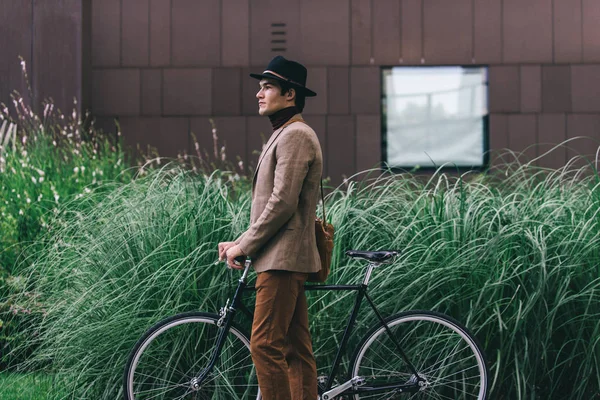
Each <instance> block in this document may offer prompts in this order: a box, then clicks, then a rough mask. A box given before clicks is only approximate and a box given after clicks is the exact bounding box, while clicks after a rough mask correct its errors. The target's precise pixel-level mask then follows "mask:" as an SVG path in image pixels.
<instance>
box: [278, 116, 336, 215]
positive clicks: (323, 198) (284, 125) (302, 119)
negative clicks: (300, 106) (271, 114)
mask: <svg viewBox="0 0 600 400" xmlns="http://www.w3.org/2000/svg"><path fill="white" fill-rule="evenodd" d="M294 122H303V123H305V124H306V121H304V118H302V117H298V118H290V120H289V121H287V122H286V123H285V124H283V125H282V126H281V128H285V127H286V126H288V125H289V124H292V123H294ZM321 201H322V202H323V226H327V216H326V215H325V195H324V194H323V177H322V176H321Z"/></svg>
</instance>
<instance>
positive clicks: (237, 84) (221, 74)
mask: <svg viewBox="0 0 600 400" xmlns="http://www.w3.org/2000/svg"><path fill="white" fill-rule="evenodd" d="M246 78H247V79H251V78H249V77H248V76H247V75H246V77H245V78H243V77H242V69H241V68H214V69H213V70H212V102H213V108H212V114H213V115H222V116H228V115H241V113H242V98H241V96H240V93H241V92H242V82H241V79H246Z"/></svg>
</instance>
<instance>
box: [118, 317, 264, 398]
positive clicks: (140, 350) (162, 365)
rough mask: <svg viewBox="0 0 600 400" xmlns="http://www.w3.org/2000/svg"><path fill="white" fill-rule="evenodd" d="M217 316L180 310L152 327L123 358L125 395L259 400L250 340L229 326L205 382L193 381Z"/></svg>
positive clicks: (211, 342)
mask: <svg viewBox="0 0 600 400" xmlns="http://www.w3.org/2000/svg"><path fill="white" fill-rule="evenodd" d="M218 319H219V317H218V316H217V315H215V314H208V313H199V312H192V313H184V314H178V315H175V316H173V317H171V318H167V319H165V320H163V321H160V322H158V323H157V324H156V325H154V326H153V327H152V328H150V329H149V330H148V331H147V332H146V333H145V334H144V335H143V336H142V337H141V338H140V340H139V341H138V342H137V343H136V345H135V347H134V349H133V351H132V352H131V354H130V356H129V360H128V361H127V365H126V367H125V374H124V382H123V384H124V391H125V398H126V399H127V400H142V399H144V400H149V399H152V400H160V399H164V400H167V399H168V400H174V399H223V400H230V399H240V400H242V399H243V400H250V399H252V400H256V399H260V393H259V389H258V382H257V379H256V373H255V371H254V365H253V363H252V359H251V357H250V342H249V341H248V338H247V337H246V335H244V334H243V333H242V332H240V331H239V330H238V329H237V328H235V327H233V326H232V327H231V328H230V330H229V333H228V334H227V337H226V339H225V343H224V345H223V350H222V351H221V353H220V356H219V359H218V361H217V362H216V364H215V366H214V368H213V370H212V372H211V374H210V375H209V376H208V377H207V378H206V379H205V380H204V382H197V380H196V378H197V377H198V376H199V375H200V374H201V373H202V371H203V370H204V368H206V367H207V366H208V364H209V359H210V358H211V355H212V352H213V349H214V347H215V345H216V340H217V337H218V335H219V332H220V331H221V328H219V327H218V326H217V321H218ZM194 384H199V386H198V385H194ZM195 386H196V387H195Z"/></svg>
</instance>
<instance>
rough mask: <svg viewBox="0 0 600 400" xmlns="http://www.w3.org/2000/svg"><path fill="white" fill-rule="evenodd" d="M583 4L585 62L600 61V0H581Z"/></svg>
mask: <svg viewBox="0 0 600 400" xmlns="http://www.w3.org/2000/svg"><path fill="white" fill-rule="evenodd" d="M581 2H582V5H583V13H582V14H583V62H600V40H598V38H599V37H600V22H599V21H600V2H598V1H597V0H581Z"/></svg>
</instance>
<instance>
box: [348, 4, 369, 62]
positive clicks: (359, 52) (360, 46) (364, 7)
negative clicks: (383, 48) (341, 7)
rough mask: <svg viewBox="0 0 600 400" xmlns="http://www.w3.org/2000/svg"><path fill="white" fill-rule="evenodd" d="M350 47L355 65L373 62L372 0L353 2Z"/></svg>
mask: <svg viewBox="0 0 600 400" xmlns="http://www.w3.org/2000/svg"><path fill="white" fill-rule="evenodd" d="M351 7H352V9H351V12H352V15H351V34H350V39H351V40H350V46H351V51H350V53H351V54H352V60H351V62H352V64H353V65H368V64H369V63H370V60H371V54H372V48H371V42H372V37H371V32H372V29H371V0H351Z"/></svg>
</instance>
